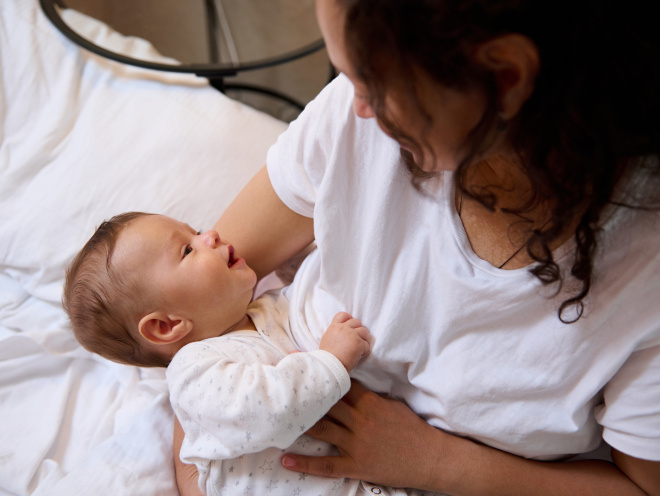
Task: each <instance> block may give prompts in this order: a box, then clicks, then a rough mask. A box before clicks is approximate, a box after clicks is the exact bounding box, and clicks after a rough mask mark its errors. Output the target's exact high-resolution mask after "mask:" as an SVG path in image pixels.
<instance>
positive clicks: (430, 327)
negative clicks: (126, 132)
mask: <svg viewBox="0 0 660 496" xmlns="http://www.w3.org/2000/svg"><path fill="white" fill-rule="evenodd" d="M352 95H353V89H352V86H351V84H350V82H349V81H348V79H346V78H345V77H344V76H343V75H341V76H339V77H338V78H337V79H336V80H335V81H334V82H333V83H331V84H330V85H329V86H328V87H327V88H326V89H325V90H324V91H323V92H322V93H321V95H319V97H318V98H317V99H316V100H315V101H313V102H312V103H310V104H309V105H308V108H307V109H306V110H305V112H303V114H302V115H301V117H300V118H299V119H298V120H296V121H295V122H293V123H292V124H291V126H290V128H289V130H288V131H287V132H285V133H284V134H283V135H282V136H281V137H280V139H279V141H278V142H277V144H276V145H274V146H273V147H272V148H271V150H270V151H269V154H268V160H267V163H268V173H269V176H270V179H271V182H272V184H273V187H274V188H275V191H276V192H277V194H278V195H279V196H280V198H281V199H282V201H283V202H284V203H285V204H286V205H287V206H289V207H290V208H291V209H292V210H294V211H295V212H297V213H299V214H302V215H305V216H308V217H314V231H315V236H316V243H317V245H318V249H317V250H316V251H315V252H314V253H312V255H310V256H309V257H308V259H307V260H306V261H305V262H304V263H303V265H302V266H301V268H300V270H299V272H298V274H297V275H296V279H295V281H294V283H293V284H292V285H291V287H290V288H289V289H288V291H287V297H288V298H289V300H290V304H291V313H290V319H291V332H292V334H293V339H294V340H295V342H296V344H297V345H298V346H299V347H300V349H302V350H312V349H316V348H317V347H318V342H319V340H320V338H321V335H322V333H323V331H324V330H325V329H326V328H327V326H328V324H329V323H330V321H331V319H332V316H333V315H334V314H335V313H336V312H338V311H346V312H349V313H351V314H352V315H353V316H355V317H357V318H359V319H361V320H362V322H363V323H364V324H365V325H366V326H367V327H368V328H369V330H370V331H371V333H372V336H373V350H372V353H371V355H370V356H369V358H368V359H367V360H366V361H365V362H364V363H363V364H361V365H360V366H359V367H358V368H357V369H355V371H354V373H352V374H351V375H352V376H353V377H354V378H356V379H358V380H360V381H362V382H363V383H364V384H365V385H367V386H368V387H370V388H371V389H373V390H375V391H377V392H382V393H387V394H389V395H392V396H393V397H396V398H398V399H401V400H403V401H405V402H406V403H407V404H408V405H409V406H410V407H411V408H412V409H413V410H414V411H415V412H416V413H417V414H419V415H420V416H422V417H423V418H424V419H426V420H427V421H428V422H429V423H431V424H432V425H434V426H436V427H439V428H442V429H445V430H447V431H450V432H452V433H456V434H458V435H461V436H467V437H469V438H472V439H476V440H478V441H481V442H483V443H486V444H488V445H490V446H493V447H496V448H499V449H502V450H505V451H508V452H511V453H515V454H518V455H521V456H525V457H531V458H537V459H557V458H561V457H564V456H567V455H570V454H575V453H583V452H587V451H590V450H592V449H594V448H595V447H597V446H598V444H599V443H600V441H601V437H603V438H604V439H605V440H606V441H607V442H608V443H609V444H610V445H612V446H613V447H615V448H617V449H619V450H620V451H623V452H625V453H627V454H629V455H632V456H635V457H639V458H644V459H650V460H660V229H659V227H660V218H659V216H658V215H657V214H650V213H644V212H642V211H639V210H630V209H618V210H615V211H614V210H613V211H612V212H609V213H608V214H607V220H606V221H605V223H604V233H603V238H602V242H601V244H600V251H599V252H598V253H599V254H598V256H597V259H596V261H595V267H596V269H595V275H594V280H593V286H592V288H591V291H590V294H589V296H588V298H587V299H586V300H585V312H584V315H583V316H582V318H581V319H580V320H578V321H577V322H576V323H574V324H564V323H562V322H561V321H560V320H559V318H558V315H557V310H558V308H559V305H560V304H561V302H563V301H564V300H565V299H566V298H567V295H570V294H571V293H570V291H572V290H575V287H574V286H572V284H571V283H570V282H568V283H566V284H565V285H564V290H563V291H562V292H560V293H559V294H556V293H557V287H556V286H551V287H543V286H542V285H541V283H540V282H539V280H538V279H537V278H536V277H534V276H532V275H531V274H530V273H529V272H528V269H519V270H501V269H498V268H495V267H493V266H492V265H490V264H489V263H488V262H486V261H484V260H481V259H480V258H478V257H477V256H476V255H475V253H474V252H473V251H472V249H471V246H470V244H469V241H468V239H467V237H466V234H465V231H464V229H463V226H462V223H461V220H460V218H459V217H458V214H457V212H456V209H455V207H454V205H455V203H454V187H453V181H452V174H451V173H445V174H444V175H443V176H442V177H441V178H440V179H439V180H437V181H434V182H432V183H428V184H426V185H425V187H426V189H427V194H426V195H423V194H420V193H419V192H418V191H416V190H415V188H414V187H413V186H412V184H411V182H410V177H409V175H408V173H407V172H406V171H405V168H404V166H403V164H402V162H401V160H400V151H399V147H398V145H397V144H396V142H395V141H393V140H392V139H390V138H388V137H387V136H386V135H385V134H384V133H383V132H382V131H381V130H380V129H379V128H378V126H377V123H376V121H375V120H374V119H370V120H362V119H359V118H357V117H356V116H355V115H354V114H353V111H352ZM572 248H573V245H572V242H568V243H567V244H566V245H565V246H563V247H561V248H560V249H559V250H557V251H556V252H555V254H554V255H555V258H556V260H558V261H559V263H560V265H562V266H566V265H570V262H571V257H572Z"/></svg>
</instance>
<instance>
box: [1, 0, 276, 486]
mask: <svg viewBox="0 0 660 496" xmlns="http://www.w3.org/2000/svg"><path fill="white" fill-rule="evenodd" d="M74 17H75V15H74ZM74 21H75V22H78V23H80V25H81V29H83V28H84V29H88V30H89V32H90V33H93V35H94V36H95V37H96V38H97V40H99V42H100V43H105V44H111V45H112V44H113V43H115V44H116V43H120V44H126V46H127V47H129V48H131V49H133V50H143V51H145V50H146V51H150V50H151V47H150V46H149V45H148V44H146V43H145V42H143V41H142V40H136V39H130V38H124V37H122V36H121V35H118V34H117V33H113V32H111V31H110V30H108V29H107V28H106V27H105V26H103V25H99V24H98V23H95V22H93V21H91V20H89V19H86V18H84V17H81V16H78V17H76V18H75V19H74ZM153 56H154V57H157V56H158V55H157V54H156V53H155V52H154V55H153ZM0 64H1V69H0V70H1V73H0V74H1V75H0V496H4V495H27V494H35V495H60V494H61V495H75V494H89V495H103V494H114V495H120V494H139V495H146V496H148V495H152V494H153V495H156V494H158V495H169V494H177V492H176V488H175V484H174V476H173V464H172V463H173V462H172V455H171V442H172V433H171V431H172V413H171V410H170V408H169V401H168V395H167V388H166V385H165V382H164V370H162V369H139V368H133V367H127V366H123V365H117V364H114V363H111V362H108V361H106V360H104V359H101V358H99V357H96V356H94V355H91V354H89V353H88V352H86V351H85V350H83V349H82V348H81V347H80V346H79V345H78V344H77V343H76V341H75V340H74V339H73V337H72V335H71V334H70V332H69V331H68V329H67V325H66V318H65V315H64V312H63V310H62V307H61V303H60V298H61V290H62V284H63V279H64V270H65V267H66V265H67V264H68V263H69V262H70V260H71V259H72V257H73V256H74V255H75V253H76V252H77V251H78V250H79V249H80V248H81V247H82V245H83V244H84V242H85V241H86V240H87V239H88V238H89V236H90V235H91V234H92V233H93V231H94V229H95V227H96V226H98V224H100V222H102V221H103V220H104V219H107V218H109V217H111V216H112V215H114V214H117V213H120V212H123V211H127V210H145V211H149V212H157V213H164V214H168V215H171V216H174V217H176V218H179V219H180V220H183V221H185V222H188V223H189V224H191V225H192V226H193V227H195V228H197V229H202V228H205V227H210V225H212V224H213V222H215V220H216V219H217V218H218V216H219V215H220V214H221V212H222V211H223V210H224V209H225V208H226V206H227V205H228V204H229V202H230V201H231V199H232V198H233V197H234V196H235V195H236V194H237V193H238V191H239V190H240V188H241V187H242V186H243V185H244V184H245V183H246V182H247V180H248V179H249V178H250V177H251V176H252V175H253V174H254V173H255V172H256V171H257V170H258V169H259V168H260V167H261V166H262V165H263V163H264V160H265V156H266V151H267V149H268V147H269V146H270V145H271V144H272V143H273V142H274V141H275V140H276V138H277V136H278V134H279V133H281V132H282V131H283V130H284V128H285V124H283V123H282V122H279V121H277V120H275V119H273V118H271V117H269V116H267V115H265V114H262V113H260V112H257V111H255V110H253V109H251V108H248V107H246V106H244V105H242V104H240V103H237V102H235V101H232V100H230V99H228V98H226V97H224V96H223V95H221V94H220V93H218V92H217V91H215V90H213V89H211V88H209V87H208V86H207V85H205V84H204V83H203V82H202V81H200V80H198V79H196V78H195V77H194V76H185V75H174V74H165V73H157V72H150V71H146V70H142V69H138V68H133V67H128V66H122V65H119V64H117V63H114V62H112V61H108V60H104V59H101V58H99V57H98V56H95V55H92V54H90V53H87V52H85V51H83V50H82V49H80V48H78V47H77V46H75V45H74V44H72V43H71V42H69V41H68V40H67V39H66V38H64V37H63V36H62V35H60V33H59V32H58V31H56V29H55V28H54V27H53V26H51V24H50V23H49V22H48V21H47V19H46V18H45V17H44V16H43V14H42V13H41V11H40V9H39V6H38V2H37V0H2V2H0Z"/></svg>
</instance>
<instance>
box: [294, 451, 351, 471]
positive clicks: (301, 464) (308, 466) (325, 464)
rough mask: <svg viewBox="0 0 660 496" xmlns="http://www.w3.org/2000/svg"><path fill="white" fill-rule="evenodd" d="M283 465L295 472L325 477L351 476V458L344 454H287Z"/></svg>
mask: <svg viewBox="0 0 660 496" xmlns="http://www.w3.org/2000/svg"><path fill="white" fill-rule="evenodd" d="M282 465H283V466H284V467H285V468H287V469H289V470H294V471H295V472H304V473H306V474H312V475H321V476H323V477H351V475H350V474H351V466H352V463H351V462H350V460H347V459H346V458H345V457H343V456H303V455H291V454H286V455H284V456H283V457H282Z"/></svg>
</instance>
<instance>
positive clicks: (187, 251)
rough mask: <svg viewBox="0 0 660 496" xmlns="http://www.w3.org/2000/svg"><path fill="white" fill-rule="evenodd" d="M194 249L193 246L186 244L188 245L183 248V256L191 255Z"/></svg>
mask: <svg viewBox="0 0 660 496" xmlns="http://www.w3.org/2000/svg"><path fill="white" fill-rule="evenodd" d="M192 251H193V249H192V246H190V245H186V247H185V248H184V249H183V256H184V257H185V256H186V255H190V254H191V253H192Z"/></svg>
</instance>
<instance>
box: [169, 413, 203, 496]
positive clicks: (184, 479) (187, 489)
mask: <svg viewBox="0 0 660 496" xmlns="http://www.w3.org/2000/svg"><path fill="white" fill-rule="evenodd" d="M183 437H184V435H183V429H182V428H181V424H180V423H179V419H177V418H176V416H175V417H174V443H173V446H172V448H173V450H172V451H173V452H174V471H175V473H176V485H177V487H178V488H179V494H180V495H181V496H204V495H203V493H201V492H200V490H199V486H198V485H197V478H198V476H199V474H198V473H197V467H195V466H194V465H186V464H185V463H183V462H182V461H181V458H180V457H179V453H180V452H181V444H182V443H183Z"/></svg>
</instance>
